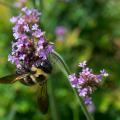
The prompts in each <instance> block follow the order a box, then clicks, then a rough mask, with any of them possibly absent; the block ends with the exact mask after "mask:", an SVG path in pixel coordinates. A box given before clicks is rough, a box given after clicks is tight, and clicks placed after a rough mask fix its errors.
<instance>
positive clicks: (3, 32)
mask: <svg viewBox="0 0 120 120" xmlns="http://www.w3.org/2000/svg"><path fill="white" fill-rule="evenodd" d="M36 1H37V2H36V3H37V4H36V6H35V7H36V8H38V9H40V10H41V11H42V16H41V18H40V19H41V23H40V26H41V27H42V29H43V30H44V31H46V36H47V38H48V40H50V41H52V42H54V43H55V46H56V51H57V52H59V53H60V54H61V55H62V56H63V58H64V59H65V60H66V61H67V64H68V65H69V67H70V68H71V71H72V72H74V71H77V64H78V63H79V62H80V61H82V60H87V61H88V65H89V66H90V67H92V68H93V69H94V71H95V72H96V73H98V72H99V70H100V69H102V68H105V69H106V70H107V72H108V73H109V74H110V76H109V78H107V79H106V80H104V82H103V85H102V86H101V87H100V88H99V89H98V90H97V91H96V92H95V93H94V94H93V96H92V97H93V101H94V104H95V106H96V110H95V112H94V113H93V115H94V117H95V119H96V120H120V1H119V0H36ZM1 2H5V3H7V4H6V5H3V4H1ZM14 3H15V0H0V76H4V75H7V74H10V73H13V72H14V71H15V67H14V65H11V64H10V63H9V62H8V61H7V56H8V54H9V53H10V51H11V41H12V39H13V36H12V25H11V24H10V22H9V18H10V17H12V16H13V15H14V16H15V15H18V14H19V12H20V10H19V9H16V8H15V9H13V8H11V7H9V6H8V4H9V5H12V6H13V5H14ZM33 3H34V0H28V1H27V6H28V7H31V8H32V7H34V5H33ZM60 25H62V26H64V27H66V28H67V29H68V32H67V33H66V34H65V35H64V36H63V40H60V38H59V37H58V36H56V35H55V33H54V31H55V28H56V27H57V26H60ZM55 66H56V65H54V70H53V73H52V75H51V76H50V77H49V79H48V94H49V101H50V103H49V104H50V105H49V111H48V114H47V115H42V114H41V113H40V112H39V110H38V108H37V104H36V97H37V96H36V95H37V93H36V88H35V87H26V86H24V85H22V84H20V83H19V82H18V83H15V84H13V85H3V84H0V120H85V119H86V118H85V116H84V115H83V112H82V111H81V108H80V106H79V105H78V104H77V101H76V99H75V96H74V94H73V92H72V90H71V88H70V85H69V83H68V81H67V79H66V77H65V76H64V75H63V74H62V72H61V71H60V70H59V69H58V68H57V67H55Z"/></svg>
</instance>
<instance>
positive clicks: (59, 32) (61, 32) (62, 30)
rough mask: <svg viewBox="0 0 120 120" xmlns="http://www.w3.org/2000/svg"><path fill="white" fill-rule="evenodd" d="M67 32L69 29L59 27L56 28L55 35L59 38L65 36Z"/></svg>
mask: <svg viewBox="0 0 120 120" xmlns="http://www.w3.org/2000/svg"><path fill="white" fill-rule="evenodd" d="M66 32H67V29H66V28H65V27H64V26H57V27H56V28H55V34H56V35H57V36H63V35H64V34H65V33H66Z"/></svg>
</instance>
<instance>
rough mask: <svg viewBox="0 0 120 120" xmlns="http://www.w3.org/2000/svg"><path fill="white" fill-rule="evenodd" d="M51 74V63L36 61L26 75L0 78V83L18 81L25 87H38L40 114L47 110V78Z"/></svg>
mask: <svg viewBox="0 0 120 120" xmlns="http://www.w3.org/2000/svg"><path fill="white" fill-rule="evenodd" d="M51 72H52V65H51V63H50V62H49V61H48V60H46V61H44V62H41V61H37V62H36V64H35V65H34V66H32V67H31V68H30V70H29V72H28V73H24V74H21V73H22V72H19V73H20V74H18V71H17V74H13V75H8V76H5V77H2V78H0V83H4V84H8V83H14V82H16V81H20V82H21V83H22V84H24V85H26V86H32V85H38V91H37V93H38V99H37V102H38V107H39V109H40V111H41V112H42V113H46V112H47V110H48V94H47V77H48V74H50V73H51Z"/></svg>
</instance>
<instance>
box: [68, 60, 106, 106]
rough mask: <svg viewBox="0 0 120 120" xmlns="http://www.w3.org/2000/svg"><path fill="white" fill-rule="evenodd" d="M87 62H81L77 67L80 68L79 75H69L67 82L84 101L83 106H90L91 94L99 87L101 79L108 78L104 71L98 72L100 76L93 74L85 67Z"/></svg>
mask: <svg viewBox="0 0 120 120" xmlns="http://www.w3.org/2000/svg"><path fill="white" fill-rule="evenodd" d="M86 63H87V62H86V61H83V62H81V63H80V64H79V65H78V66H79V67H81V68H82V70H81V72H79V75H78V76H76V75H75V73H74V74H71V75H69V80H70V82H71V84H72V86H73V87H74V88H76V89H77V91H78V94H79V96H81V97H82V98H83V99H84V102H85V104H91V103H92V99H91V97H90V96H91V94H92V93H93V92H94V91H95V89H96V88H97V86H99V84H100V82H101V80H102V78H103V77H106V76H108V73H106V71H105V70H102V71H100V74H94V73H93V71H92V69H90V68H88V67H87V64H86Z"/></svg>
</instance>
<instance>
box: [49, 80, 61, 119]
mask: <svg viewBox="0 0 120 120" xmlns="http://www.w3.org/2000/svg"><path fill="white" fill-rule="evenodd" d="M51 82H52V81H51V80H48V94H49V101H50V109H51V114H52V120H59V116H58V112H57V108H56V102H55V97H54V95H53V87H52V83H51Z"/></svg>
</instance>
